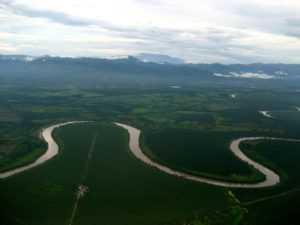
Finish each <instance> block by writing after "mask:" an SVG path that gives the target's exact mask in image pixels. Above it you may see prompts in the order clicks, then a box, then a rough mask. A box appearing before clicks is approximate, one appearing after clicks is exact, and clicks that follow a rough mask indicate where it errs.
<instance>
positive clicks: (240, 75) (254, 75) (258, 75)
mask: <svg viewBox="0 0 300 225" xmlns="http://www.w3.org/2000/svg"><path fill="white" fill-rule="evenodd" d="M214 75H215V76H217V77H237V78H256V79H272V78H276V77H274V76H272V75H269V74H265V73H250V72H248V73H242V72H241V73H236V72H230V74H228V75H225V74H221V73H214Z"/></svg>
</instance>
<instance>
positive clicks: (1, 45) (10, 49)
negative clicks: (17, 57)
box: [0, 43, 18, 52]
mask: <svg viewBox="0 0 300 225" xmlns="http://www.w3.org/2000/svg"><path fill="white" fill-rule="evenodd" d="M0 50H3V51H8V52H13V51H17V50H18V48H16V47H13V46H11V44H9V43H0Z"/></svg>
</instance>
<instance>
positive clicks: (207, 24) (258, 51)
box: [0, 0, 300, 63]
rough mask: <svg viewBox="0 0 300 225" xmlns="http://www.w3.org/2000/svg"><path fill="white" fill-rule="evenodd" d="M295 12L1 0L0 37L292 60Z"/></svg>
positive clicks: (272, 0)
mask: <svg viewBox="0 0 300 225" xmlns="http://www.w3.org/2000/svg"><path fill="white" fill-rule="evenodd" d="M299 11H300V1H298V0H251V1H240V0H226V1H220V0H206V1H205V0H186V1H182V0H111V1H107V0H85V1H83V2H82V1H74V0H59V1H58V0H51V1H50V0H2V1H0V23H1V27H0V42H3V43H9V44H10V45H11V46H13V47H12V48H15V51H16V53H22V54H31V55H37V54H50V53H51V54H54V55H63V54H65V53H66V52H68V54H71V56H79V55H80V56H97V53H99V54H101V56H105V54H106V53H107V54H109V55H111V54H113V53H114V52H122V54H131V53H133V52H152V53H162V54H169V55H172V56H175V57H181V58H184V59H185V60H187V61H189V62H205V63H207V62H221V63H250V62H284V63H300V55H299V52H300V38H299V37H300V29H299V26H297V24H298V21H300V16H299ZM30 46H32V47H30ZM49 46H51V48H49ZM53 46H55V47H53ZM88 49H108V50H109V51H99V52H97V51H96V52H95V51H88ZM0 50H1V49H0ZM2 50H3V49H2ZM0 54H1V52H0ZM72 54H73V55H72Z"/></svg>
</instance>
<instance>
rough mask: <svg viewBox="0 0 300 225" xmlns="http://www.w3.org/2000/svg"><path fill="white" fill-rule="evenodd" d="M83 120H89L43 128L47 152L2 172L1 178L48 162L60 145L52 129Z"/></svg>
mask: <svg viewBox="0 0 300 225" xmlns="http://www.w3.org/2000/svg"><path fill="white" fill-rule="evenodd" d="M82 122H87V121H71V122H65V123H59V124H56V125H52V126H50V127H47V128H45V129H43V130H42V137H43V139H44V140H45V141H46V142H47V143H48V148H47V151H46V152H45V154H43V155H41V156H40V157H39V158H38V159H37V160H35V161H34V162H33V163H30V164H28V165H25V166H22V167H19V168H16V169H12V170H9V171H6V172H3V173H0V178H6V177H9V176H12V175H14V174H17V173H20V172H23V171H25V170H28V169H30V168H32V167H35V166H38V165H40V164H42V163H44V162H46V161H47V160H49V159H51V158H53V157H54V156H55V155H57V154H58V146H57V144H56V142H55V141H54V140H53V138H52V136H51V134H52V131H53V130H54V129H55V128H57V127H61V126H65V125H68V124H72V123H82Z"/></svg>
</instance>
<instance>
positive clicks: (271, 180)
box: [0, 121, 300, 188]
mask: <svg viewBox="0 0 300 225" xmlns="http://www.w3.org/2000/svg"><path fill="white" fill-rule="evenodd" d="M83 122H88V121H71V122H66V123H60V124H56V125H52V126H50V127H47V128H46V129H43V131H42V137H43V139H44V140H45V141H46V142H47V143H48V148H47V151H46V152H45V153H44V154H43V155H42V156H40V157H39V158H38V159H37V160H36V161H34V162H33V163H30V164H28V165H25V166H22V167H19V168H16V169H12V170H9V171H6V172H3V173H0V178H6V177H9V176H12V175H14V174H17V173H20V172H23V171H25V170H28V169H30V168H33V167H35V166H38V165H40V164H42V163H44V162H46V161H47V160H49V159H51V158H53V157H54V156H55V155H57V154H58V145H57V143H56V142H55V141H54V140H53V138H52V131H53V130H54V129H55V128H57V127H60V126H64V125H67V124H72V123H83ZM115 124H116V125H117V126H120V127H122V128H124V129H126V130H127V131H128V133H129V137H130V139H129V148H130V150H131V152H132V153H133V154H134V155H135V156H136V157H137V158H138V159H140V160H141V161H143V162H144V163H146V164H148V165H150V166H153V167H156V168H157V169H159V170H161V171H163V172H165V173H168V174H170V175H174V176H178V177H183V178H185V179H189V180H194V181H198V182H204V183H208V184H213V185H217V186H224V187H240V188H257V187H268V186H272V185H275V184H278V183H279V182H280V178H279V176H278V174H276V173H275V172H273V171H272V170H270V169H268V168H266V167H264V166H263V165H261V164H259V163H257V162H255V161H253V160H252V159H250V158H248V157H247V156H246V155H245V154H244V153H243V152H242V151H241V150H240V148H239V144H240V143H241V142H242V141H246V140H259V139H267V140H283V141H295V142H300V140H298V139H289V138H273V137H244V138H239V139H236V140H234V141H233V142H232V143H231V145H230V150H231V151H232V152H233V153H234V154H235V155H236V156H237V157H238V158H240V159H241V160H243V161H245V162H247V163H248V164H250V165H252V166H253V167H255V168H256V169H257V170H259V171H260V172H261V173H263V174H264V175H265V176H266V179H265V180H264V181H262V182H258V183H250V184H249V183H233V182H226V181H219V180H214V179H208V178H204V177H199V176H194V175H190V174H187V173H184V172H180V171H175V170H173V169H171V168H168V167H166V166H164V165H160V164H159V163H156V162H154V161H152V160H151V159H150V158H148V157H147V156H146V155H145V154H144V153H143V152H142V150H141V148H140V143H139V140H140V134H141V131H140V130H139V129H136V128H134V127H131V126H129V125H126V124H121V123H115Z"/></svg>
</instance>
